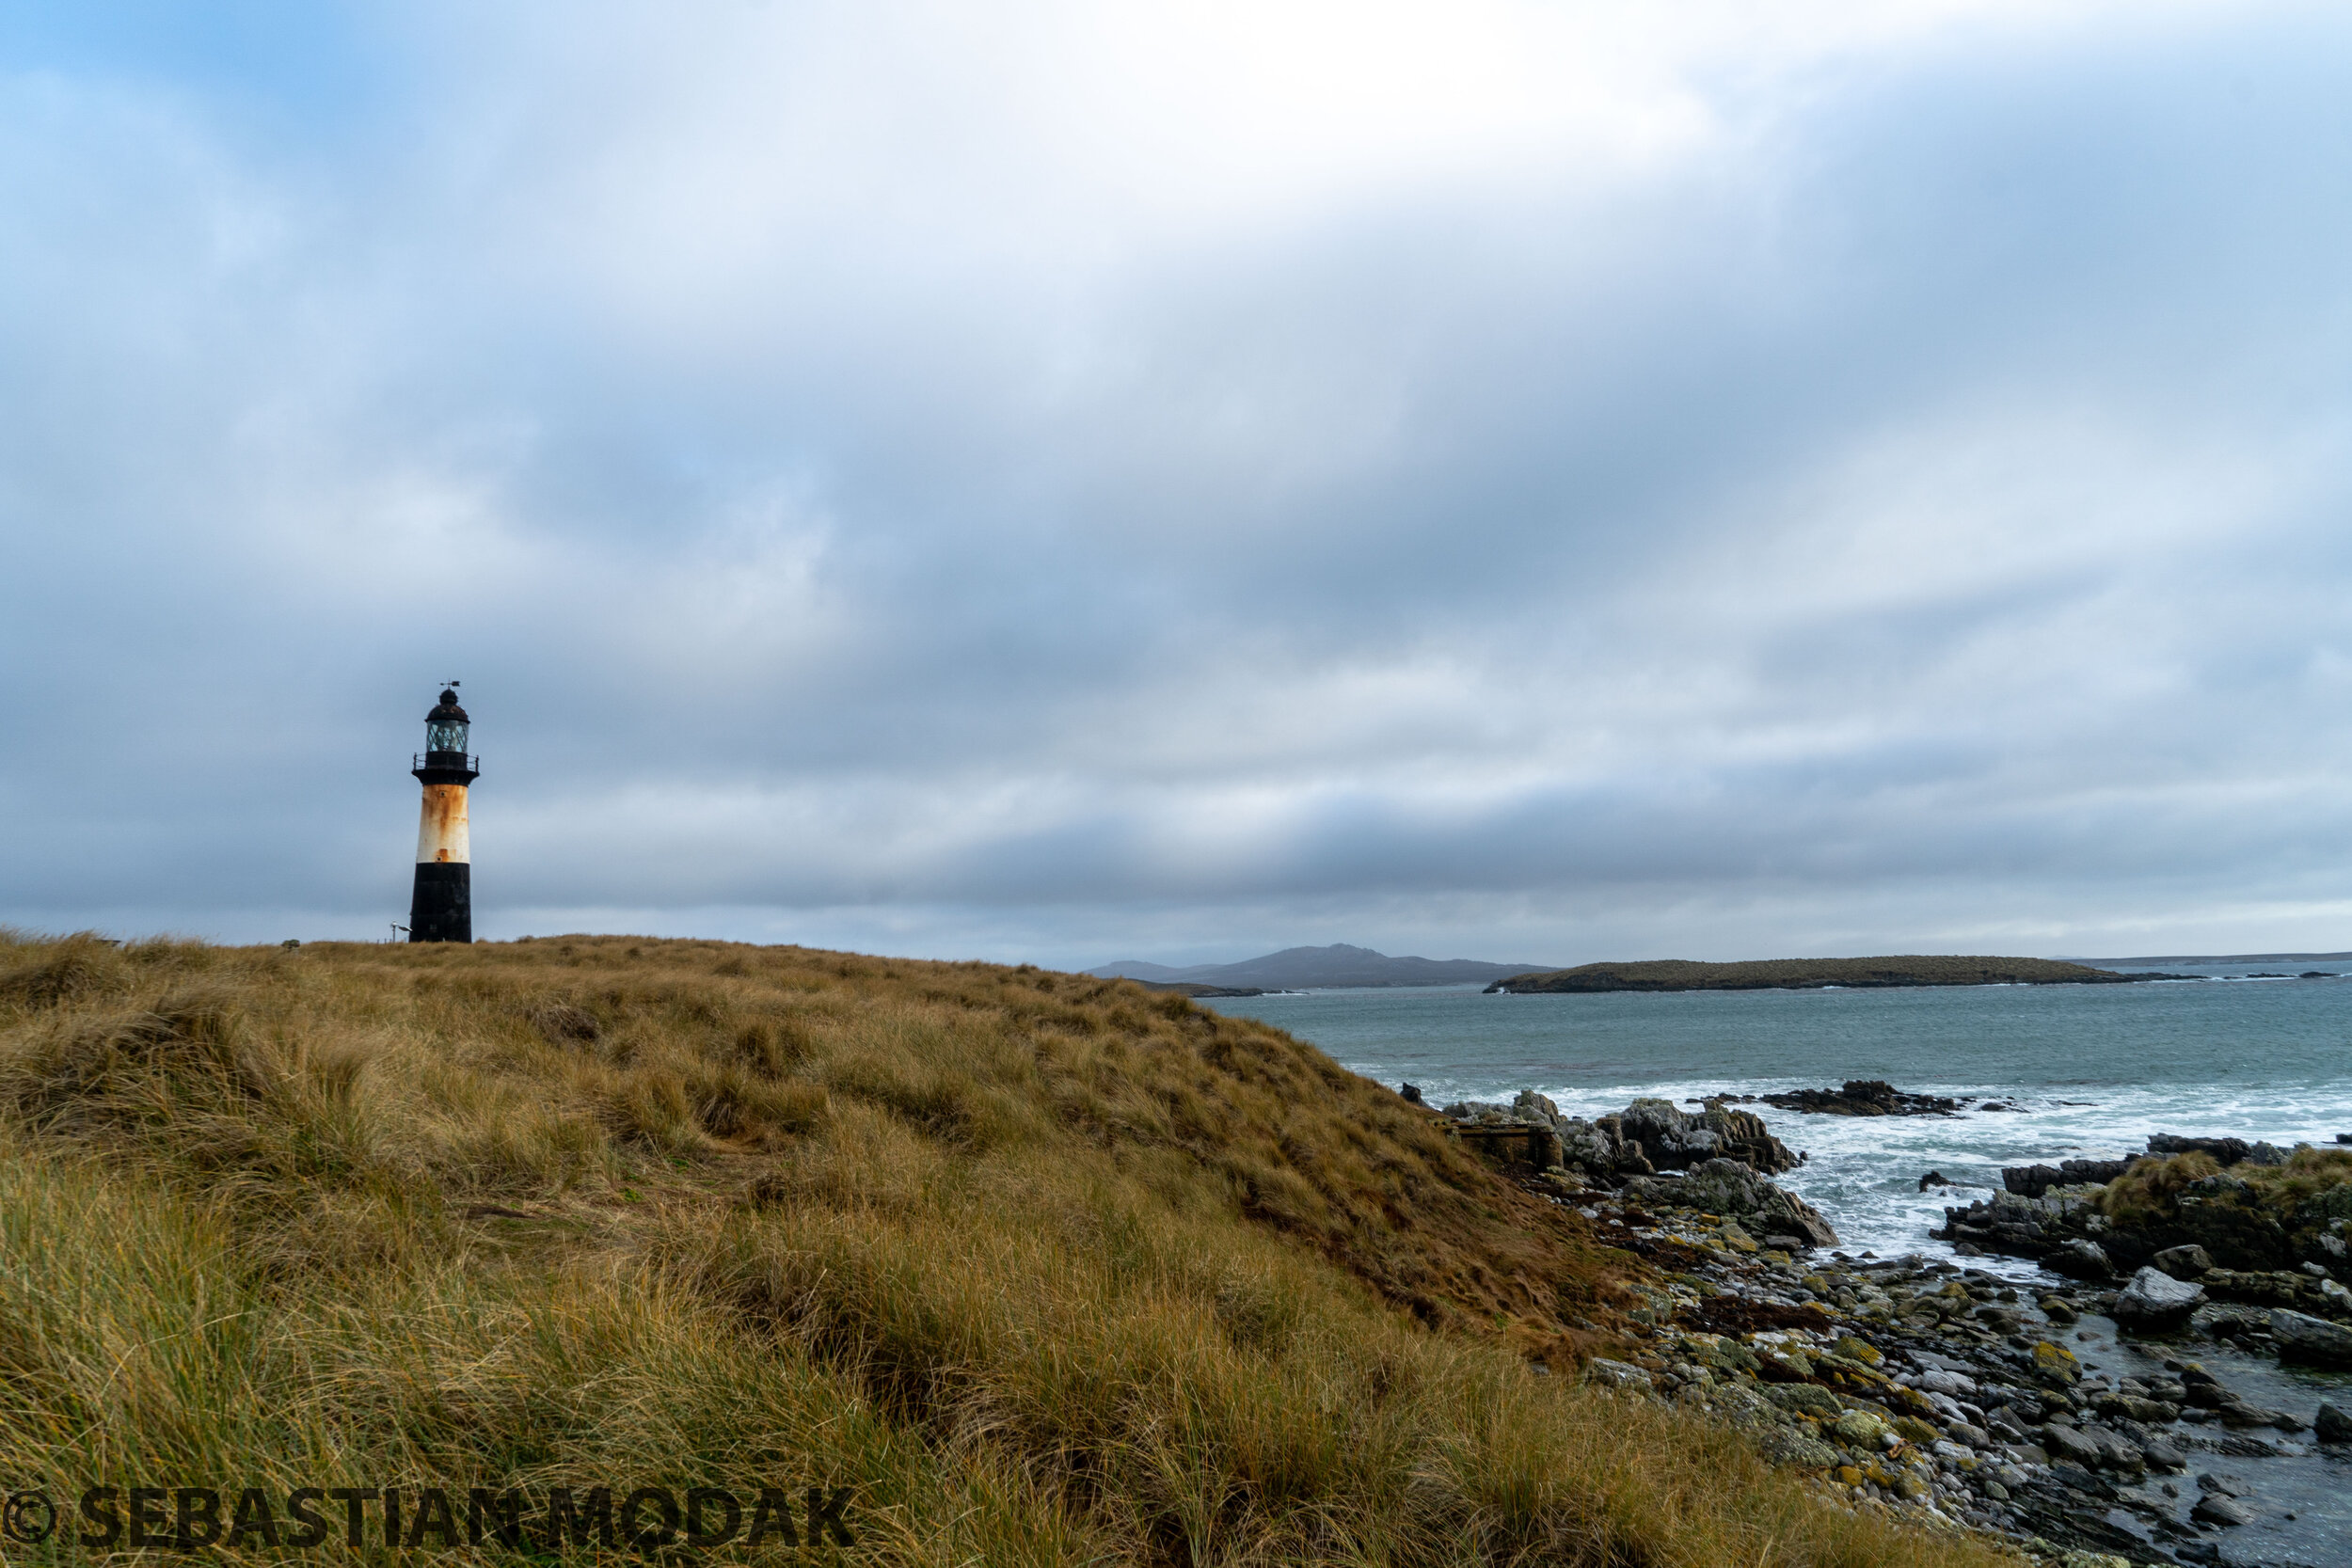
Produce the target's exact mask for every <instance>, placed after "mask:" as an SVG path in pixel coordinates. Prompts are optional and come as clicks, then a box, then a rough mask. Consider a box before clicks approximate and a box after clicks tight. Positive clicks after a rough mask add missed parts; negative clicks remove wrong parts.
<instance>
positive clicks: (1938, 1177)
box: [1919, 1170, 1952, 1193]
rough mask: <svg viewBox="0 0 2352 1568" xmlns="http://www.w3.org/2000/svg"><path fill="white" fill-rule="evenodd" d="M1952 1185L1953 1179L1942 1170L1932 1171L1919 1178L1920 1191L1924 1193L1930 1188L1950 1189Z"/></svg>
mask: <svg viewBox="0 0 2352 1568" xmlns="http://www.w3.org/2000/svg"><path fill="white" fill-rule="evenodd" d="M1951 1184H1952V1179H1951V1178H1950V1177H1948V1176H1946V1175H1945V1174H1944V1173H1943V1172H1942V1171H1940V1170H1931V1171H1930V1172H1928V1173H1927V1175H1925V1176H1923V1177H1921V1178H1919V1190H1920V1191H1921V1192H1923V1193H1924V1192H1926V1191H1927V1190H1928V1189H1929V1188H1930V1187H1948V1186H1950V1185H1951Z"/></svg>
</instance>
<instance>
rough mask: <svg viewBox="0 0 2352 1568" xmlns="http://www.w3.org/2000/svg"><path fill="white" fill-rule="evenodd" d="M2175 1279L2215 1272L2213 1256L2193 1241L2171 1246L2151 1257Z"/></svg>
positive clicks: (2193, 1277)
mask: <svg viewBox="0 0 2352 1568" xmlns="http://www.w3.org/2000/svg"><path fill="white" fill-rule="evenodd" d="M2149 1261H2150V1262H2152V1263H2153V1264H2154V1265H2155V1266H2156V1267H2158V1268H2160V1269H2162V1270H2163V1271H2164V1272H2165V1273H2167V1274H2169V1275H2171V1276H2172V1277H2173V1278H2175V1279H2195V1278H2196V1277H2197V1276H2198V1275H2201V1274H2210V1273H2212V1272H2213V1256H2212V1255H2211V1254H2210V1253H2208V1252H2206V1250H2205V1249H2204V1248H2203V1247H2201V1246H2199V1245H2198V1244H2197V1243H2194V1242H2191V1243H2188V1244H2187V1245H2185V1246H2169V1247H2166V1248H2165V1249H2164V1250H2163V1251H2162V1252H2159V1253H2157V1254H2156V1255H2155V1256H2154V1257H2153V1258H2151V1259H2149Z"/></svg>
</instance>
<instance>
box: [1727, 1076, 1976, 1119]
mask: <svg viewBox="0 0 2352 1568" xmlns="http://www.w3.org/2000/svg"><path fill="white" fill-rule="evenodd" d="M1761 1098H1762V1099H1763V1101H1764V1103H1765V1104H1767V1105H1777V1106H1779V1107H1780V1108H1781V1109H1782V1110H1784V1111H1804V1112H1806V1113H1808V1114H1810V1115H1813V1116H1820V1117H1948V1116H1954V1115H1957V1114H1958V1112H1959V1110H1960V1101H1957V1100H1947V1099H1945V1098H1943V1097H1942V1096H1940V1095H1931V1094H1905V1093H1904V1092H1903V1091H1902V1090H1900V1089H1899V1088H1897V1087H1896V1086H1895V1085H1892V1084H1889V1083H1887V1082H1886V1081H1885V1080H1884V1079H1882V1078H1851V1079H1848V1080H1847V1081H1846V1082H1845V1083H1844V1084H1843V1085H1840V1086H1838V1087H1837V1088H1834V1089H1792V1090H1790V1091H1789V1092H1788V1093H1786V1094H1768V1095H1764V1096H1762V1097H1761Z"/></svg>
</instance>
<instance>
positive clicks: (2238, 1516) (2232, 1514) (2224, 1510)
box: [2188, 1492, 2254, 1525]
mask: <svg viewBox="0 0 2352 1568" xmlns="http://www.w3.org/2000/svg"><path fill="white" fill-rule="evenodd" d="M2188 1516H2189V1517H2190V1518H2192V1519H2198V1520H2201V1521H2203V1522H2204V1523H2206V1524H2208V1525H2250V1524H2252V1523H2253V1522H2254V1515H2253V1513H2252V1511H2251V1510H2249V1509H2248V1508H2247V1507H2246V1506H2245V1505H2244V1504H2243V1503H2239V1502H2235V1501H2233V1500H2232V1499H2231V1498H2229V1497H2223V1496H2222V1495H2221V1494H2220V1493H2218V1492H2208V1493H2207V1494H2205V1496H2203V1497H2200V1498H2198V1499H2197V1506H2196V1507H2195V1508H2192V1509H2190V1510H2189V1511H2188Z"/></svg>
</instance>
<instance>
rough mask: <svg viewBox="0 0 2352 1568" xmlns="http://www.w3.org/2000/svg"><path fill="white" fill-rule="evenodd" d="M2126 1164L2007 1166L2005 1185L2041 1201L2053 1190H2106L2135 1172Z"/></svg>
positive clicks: (2092, 1162)
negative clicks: (2107, 1184) (2092, 1188)
mask: <svg viewBox="0 0 2352 1568" xmlns="http://www.w3.org/2000/svg"><path fill="white" fill-rule="evenodd" d="M2131 1165H2132V1162H2131V1161H2130V1160H2128V1159H2124V1160H2060V1161H2059V1162H2058V1164H2055V1165H2005V1166H2003V1167H2002V1168H2001V1185H2002V1186H2004V1187H2006V1188H2008V1189H2009V1190H2010V1192H2012V1193H2015V1194H2016V1195H2017V1196H2020V1197H2040V1196H2042V1194H2044V1193H2046V1192H2048V1191H2049V1190H2050V1189H2051V1188H2053V1187H2085V1186H2092V1187H2095V1186H2102V1185H2104V1184H2106V1182H2109V1181H2112V1180H2115V1179H2116V1178H2117V1177H2119V1176H2121V1175H2122V1174H2123V1173H2124V1172H2125V1171H2126V1170H2129V1169H2130V1168H2131Z"/></svg>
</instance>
